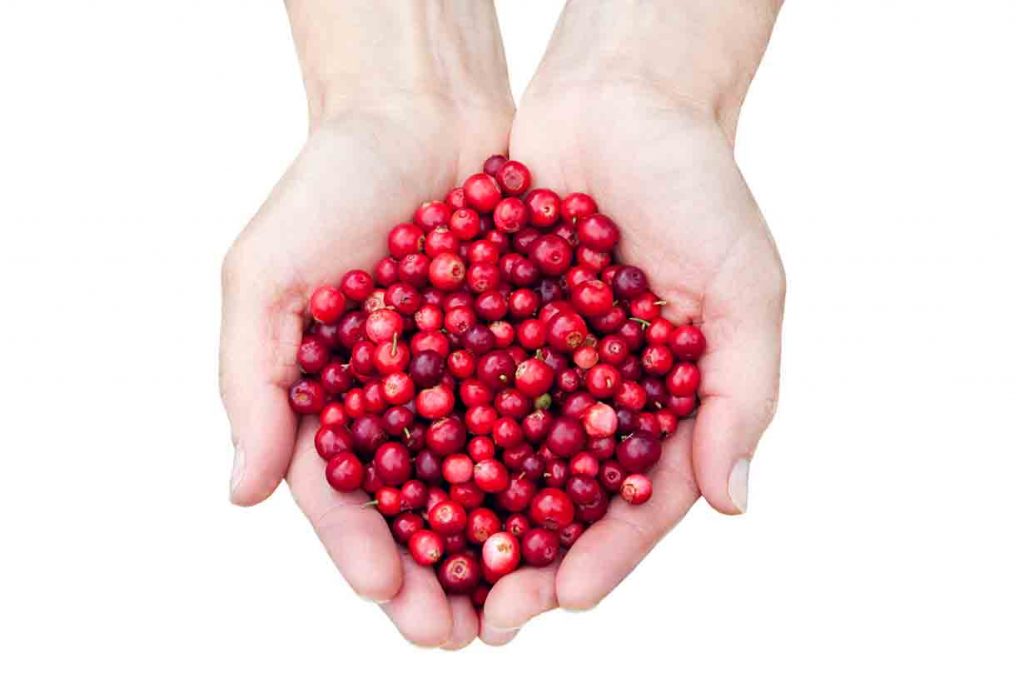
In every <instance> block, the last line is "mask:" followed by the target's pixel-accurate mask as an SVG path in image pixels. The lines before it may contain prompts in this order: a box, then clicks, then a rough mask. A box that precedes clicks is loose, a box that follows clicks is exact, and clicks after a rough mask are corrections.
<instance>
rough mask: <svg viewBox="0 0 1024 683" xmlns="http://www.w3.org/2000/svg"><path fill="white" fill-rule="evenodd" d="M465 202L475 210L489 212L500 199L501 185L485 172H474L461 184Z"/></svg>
mask: <svg viewBox="0 0 1024 683" xmlns="http://www.w3.org/2000/svg"><path fill="white" fill-rule="evenodd" d="M462 191H463V193H464V194H465V197H466V204H468V205H469V206H470V208H473V209H476V210H477V211H481V212H487V213H490V212H491V211H493V210H494V207H496V206H497V205H498V202H500V201H501V187H499V186H498V183H497V181H496V180H494V178H492V177H491V176H489V175H487V174H486V173H475V174H473V175H471V176H469V177H468V178H466V182H464V183H463V184H462Z"/></svg>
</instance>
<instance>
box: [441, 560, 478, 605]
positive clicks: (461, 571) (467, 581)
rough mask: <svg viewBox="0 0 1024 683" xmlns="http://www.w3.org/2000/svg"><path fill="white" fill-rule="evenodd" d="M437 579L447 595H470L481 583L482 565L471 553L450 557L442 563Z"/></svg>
mask: <svg viewBox="0 0 1024 683" xmlns="http://www.w3.org/2000/svg"><path fill="white" fill-rule="evenodd" d="M437 579H438V581H439V582H440V583H441V587H442V588H443V589H444V590H445V592H446V593H449V594H451V595H469V594H470V593H472V592H473V590H474V589H475V588H476V587H477V585H478V584H479V583H480V563H479V562H477V560H476V558H475V557H473V556H472V555H470V554H469V553H456V554H454V555H450V556H449V557H446V558H445V559H444V561H443V562H442V563H441V566H440V568H439V569H438V572H437Z"/></svg>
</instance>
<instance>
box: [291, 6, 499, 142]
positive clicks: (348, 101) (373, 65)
mask: <svg viewBox="0 0 1024 683" xmlns="http://www.w3.org/2000/svg"><path fill="white" fill-rule="evenodd" d="M286 6H287V9H288V15H289V19H290V21H291V26H292V35H293V36H294V39H295V45H296V49H297V51H298V55H299V62H300V64H301V67H302V77H303V81H304V82H305V86H306V92H307V95H308V98H309V104H310V117H311V119H312V120H313V122H314V124H315V122H316V121H318V120H320V119H322V118H325V117H329V116H331V115H333V114H335V113H337V112H338V111H341V110H344V109H345V108H349V107H352V106H353V105H365V104H374V103H377V102H380V101H387V100H390V99H392V98H394V97H395V96H396V95H409V96H413V97H417V98H419V97H427V98H440V99H444V100H448V101H451V102H452V103H454V104H457V105H459V106H466V107H478V106H493V105H494V103H500V104H504V103H511V94H510V93H509V86H508V76H507V71H506V67H505V55H504V52H503V49H502V44H501V35H500V32H499V29H498V22H497V18H496V16H495V13H494V4H493V2H491V0H437V1H435V2H412V1H409V0H287V2H286Z"/></svg>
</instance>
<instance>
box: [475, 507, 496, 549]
mask: <svg viewBox="0 0 1024 683" xmlns="http://www.w3.org/2000/svg"><path fill="white" fill-rule="evenodd" d="M499 531H501V520H500V519H498V515H497V514H495V512H494V510H490V509H488V508H476V509H475V510H471V511H470V513H469V515H468V517H467V521H466V536H467V537H468V538H469V540H470V542H471V543H476V544H477V545H480V544H481V543H483V542H484V541H486V540H487V539H488V538H490V537H491V536H493V535H494V534H496V533H498V532H499Z"/></svg>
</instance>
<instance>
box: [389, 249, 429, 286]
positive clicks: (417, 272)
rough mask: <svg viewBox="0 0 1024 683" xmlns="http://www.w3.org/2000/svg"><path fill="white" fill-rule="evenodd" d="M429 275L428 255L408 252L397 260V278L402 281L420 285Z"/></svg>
mask: <svg viewBox="0 0 1024 683" xmlns="http://www.w3.org/2000/svg"><path fill="white" fill-rule="evenodd" d="M429 277H430V257H429V256H427V255H426V254H409V255H408V256H405V257H403V258H402V260H401V261H399V262H398V279H399V280H401V281H402V282H405V283H407V284H410V285H413V286H414V287H422V286H423V285H425V284H426V283H427V280H428V279H429ZM389 284H390V283H389Z"/></svg>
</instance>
